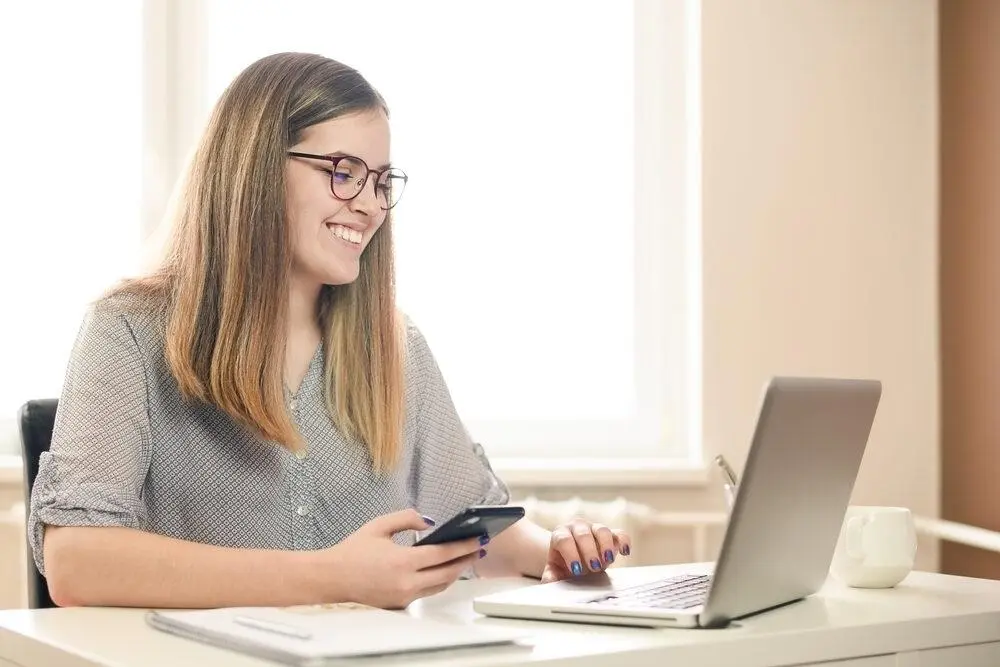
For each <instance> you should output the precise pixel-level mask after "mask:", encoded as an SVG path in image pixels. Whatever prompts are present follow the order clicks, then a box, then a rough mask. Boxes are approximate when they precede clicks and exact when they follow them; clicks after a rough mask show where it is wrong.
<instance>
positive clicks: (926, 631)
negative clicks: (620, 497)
mask: <svg viewBox="0 0 1000 667" xmlns="http://www.w3.org/2000/svg"><path fill="white" fill-rule="evenodd" d="M663 569H664V571H665V572H664V574H667V573H669V571H670V570H671V569H672V568H671V567H670V566H666V567H664V568H663ZM528 583H529V582H528V581H526V580H523V579H494V580H483V581H476V582H464V581H463V582H458V583H457V584H455V585H454V586H453V587H452V588H451V589H449V590H448V591H446V592H445V593H442V594H440V595H437V596H435V597H433V598H428V599H426V600H422V601H418V602H417V603H414V604H413V605H411V608H410V609H409V610H408V613H410V614H414V615H419V616H427V617H434V618H440V619H448V620H452V621H455V622H457V623H484V624H491V625H494V624H495V625H511V624H514V625H516V626H520V627H523V628H527V629H529V630H530V636H531V639H530V641H529V642H528V645H525V646H512V647H503V648H496V647H491V648H477V649H462V650H452V651H445V652H440V653H436V654H423V655H412V654H411V655H404V656H399V657H393V658H389V659H381V660H378V659H364V660H358V661H337V662H336V663H335V664H337V665H365V666H369V667H370V666H372V665H385V664H389V665H399V664H406V665H410V666H415V667H445V666H447V667H458V666H459V665H461V666H468V667H486V666H497V667H501V666H507V665H521V664H527V665H539V666H545V667H553V666H556V665H559V666H568V665H574V666H581V667H582V666H588V667H589V666H594V667H597V666H600V667H608V666H609V665H629V667H645V666H650V667H652V666H654V665H655V666H657V667H661V666H663V665H685V666H698V665H712V666H713V667H715V666H719V665H725V666H728V665H739V666H741V667H755V666H762V665H807V664H815V663H820V662H822V663H823V667H847V666H850V667H932V666H937V665H945V666H947V667H979V666H983V667H986V666H989V667H995V666H997V665H1000V581H992V580H978V579H966V578H961V577H952V576H947V575H940V574H930V573H924V572H915V573H913V574H911V575H910V576H909V577H908V578H907V579H906V580H905V581H904V582H903V583H902V584H900V586H899V587H897V588H896V589H890V590H873V591H865V590H853V589H848V588H843V587H841V586H840V585H838V584H836V583H834V582H832V581H831V582H829V583H828V584H827V585H826V587H825V588H824V589H823V591H822V592H821V593H820V594H819V595H816V596H812V597H810V598H809V599H807V600H805V601H802V602H798V603H795V604H793V605H789V606H787V607H783V608H781V609H777V610H774V611H771V612H766V613H764V614H760V615H757V616H754V617H751V618H748V619H744V620H743V621H740V622H738V623H737V624H735V625H734V626H733V627H730V628H727V629H723V630H673V629H661V630H648V629H641V628H615V627H607V626H597V625H576V624H567V623H554V622H532V621H513V620H504V619H492V618H484V617H481V616H478V615H476V614H475V613H474V612H473V611H472V609H471V603H470V600H471V598H472V597H474V596H475V595H479V594H482V593H486V592H492V591H496V590H501V589H505V588H511V587H516V586H523V585H527V584H528ZM144 613H145V612H144V611H143V610H135V609H87V608H70V609H47V610H36V611H29V610H9V611H2V612H0V666H2V667H11V666H12V665H13V666H16V667H34V666H35V665H44V666H45V667H81V666H83V665H86V666H88V667H89V666H91V665H114V666H118V667H124V666H134V665H142V666H144V667H166V666H167V665H171V666H173V665H213V666H217V667H251V666H256V667H261V666H262V665H273V664H274V663H269V662H265V661H261V660H256V659H253V658H250V657H247V656H244V655H240V654H237V653H231V652H228V651H224V650H222V649H217V648H213V647H209V646H204V645H201V644H198V643H196V642H193V641H189V640H185V639H181V638H178V637H174V636H172V635H168V634H166V633H162V632H159V631H156V630H153V629H151V628H149V627H148V626H147V625H146V624H145V620H144V618H143V615H144ZM373 631H377V629H373Z"/></svg>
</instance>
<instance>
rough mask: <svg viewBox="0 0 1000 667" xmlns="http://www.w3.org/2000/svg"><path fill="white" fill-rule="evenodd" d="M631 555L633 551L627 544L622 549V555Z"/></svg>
mask: <svg viewBox="0 0 1000 667" xmlns="http://www.w3.org/2000/svg"><path fill="white" fill-rule="evenodd" d="M630 553H632V550H631V549H629V547H628V545H627V544H626V545H625V546H623V547H622V555H624V556H628V555H629V554H630Z"/></svg>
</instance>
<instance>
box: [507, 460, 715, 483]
mask: <svg viewBox="0 0 1000 667" xmlns="http://www.w3.org/2000/svg"><path fill="white" fill-rule="evenodd" d="M491 465H492V466H493V470H494V472H496V474H497V475H498V476H499V477H500V479H502V480H503V481H504V482H505V483H506V484H507V485H508V486H513V487H532V486H535V487H557V486H573V487H616V486H627V487H633V488H634V487H647V488H651V487H659V488H677V487H699V486H706V485H707V484H708V482H709V471H708V468H707V467H706V466H705V465H704V464H703V463H700V462H691V461H686V460H677V459H665V458H575V459H543V458H534V457H522V458H504V457H495V458H493V459H492V460H491Z"/></svg>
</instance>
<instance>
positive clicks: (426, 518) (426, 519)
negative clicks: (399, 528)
mask: <svg viewBox="0 0 1000 667" xmlns="http://www.w3.org/2000/svg"><path fill="white" fill-rule="evenodd" d="M420 518H421V519H423V520H424V523H426V524H427V525H428V526H436V525H437V521H435V520H434V519H432V518H430V517H429V516H422V517H420Z"/></svg>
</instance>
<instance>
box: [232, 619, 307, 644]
mask: <svg viewBox="0 0 1000 667" xmlns="http://www.w3.org/2000/svg"><path fill="white" fill-rule="evenodd" d="M233 622H234V623H237V624H239V625H243V626H246V627H248V628H254V629H256V630H264V631H265V632H273V633H275V634H278V635H285V636H286V637H295V638H296V639H312V633H311V632H309V631H308V630H303V629H302V628H296V627H294V626H291V625H286V624H284V623H277V622H275V621H266V620H264V619H262V618H252V617H250V616H235V617H233Z"/></svg>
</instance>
